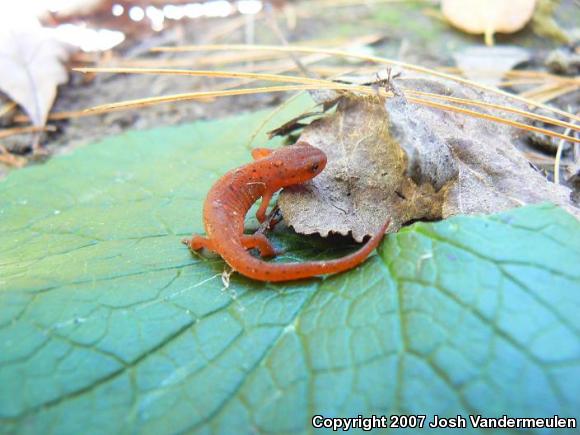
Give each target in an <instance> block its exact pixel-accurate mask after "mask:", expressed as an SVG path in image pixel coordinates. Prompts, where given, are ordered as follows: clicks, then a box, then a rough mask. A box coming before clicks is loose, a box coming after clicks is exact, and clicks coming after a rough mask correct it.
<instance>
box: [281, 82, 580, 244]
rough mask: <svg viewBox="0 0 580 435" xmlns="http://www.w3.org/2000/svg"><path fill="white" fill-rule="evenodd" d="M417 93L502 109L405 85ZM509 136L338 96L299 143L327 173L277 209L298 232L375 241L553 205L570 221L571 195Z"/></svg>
mask: <svg viewBox="0 0 580 435" xmlns="http://www.w3.org/2000/svg"><path fill="white" fill-rule="evenodd" d="M405 85H406V86H408V87H409V88H412V89H415V90H421V91H426V92H438V91H440V90H441V89H445V90H446V94H448V95H450V96H454V97H459V98H469V99H477V100H482V101H486V102H490V103H491V102H495V103H504V101H503V100H502V101H499V100H498V98H497V97H491V96H489V95H486V94H483V93H482V92H479V91H476V90H473V89H470V88H465V87H462V86H460V85H458V84H451V83H442V82H440V81H438V80H432V79H423V78H416V79H406V80H405ZM515 134H516V131H515V130H514V129H513V128H511V127H508V126H505V125H500V124H496V123H491V122H489V121H485V120H482V119H480V118H475V117H468V116H465V115H462V114H458V113H453V112H447V111H442V110H439V109H434V108H430V107H427V106H422V105H415V104H412V103H409V102H407V101H406V100H405V98H404V97H402V96H399V97H395V98H390V99H388V100H386V101H385V100H381V99H379V98H368V97H367V98H362V97H355V96H347V97H342V98H341V99H340V100H339V102H338V106H337V109H336V111H335V112H333V113H331V114H329V115H327V116H325V117H324V118H321V119H319V120H316V121H314V122H312V123H311V124H310V125H309V126H308V127H306V128H305V129H304V131H303V133H302V135H301V137H300V140H303V141H306V142H309V143H310V144H312V145H314V146H316V147H318V148H321V149H322V150H323V151H324V152H325V153H326V154H327V156H328V163H327V167H326V169H325V170H324V171H323V172H322V173H321V174H320V175H319V176H318V177H316V178H314V179H313V180H312V181H311V182H310V183H309V184H307V185H305V186H303V187H300V188H291V189H285V190H284V191H283V192H282V193H281V194H280V198H279V201H278V205H279V207H280V209H281V211H282V214H283V215H284V219H285V220H286V222H287V223H288V225H290V226H292V227H293V228H294V229H295V230H296V231H297V232H299V233H303V234H313V233H319V234H321V235H322V236H326V235H328V233H329V232H333V233H339V234H343V235H347V234H349V233H350V234H352V236H353V238H354V239H355V240H357V241H362V239H363V238H364V237H365V236H367V235H371V234H374V232H376V231H377V230H378V229H379V228H380V226H381V224H382V223H383V222H384V221H385V219H386V218H387V217H391V220H392V225H391V227H390V230H391V231H397V230H398V229H399V228H400V227H401V226H402V225H403V224H405V223H408V222H412V221H415V220H435V219H441V218H447V217H450V216H454V215H458V214H479V213H495V212H499V211H502V210H506V209H509V208H513V207H518V206H522V205H525V204H534V203H540V202H553V203H556V204H558V205H560V206H562V207H564V208H565V209H567V210H568V211H570V212H571V213H573V214H575V215H576V216H579V215H580V212H579V210H578V209H577V208H576V207H574V205H573V204H572V202H571V201H570V190H569V189H568V188H565V187H562V186H558V185H555V184H553V183H551V182H549V181H547V180H546V179H545V178H544V177H543V176H542V175H541V174H540V173H538V172H536V171H535V170H534V169H533V168H532V167H531V166H530V164H529V163H528V161H527V160H526V159H525V157H524V156H523V155H522V153H521V152H520V151H519V150H518V149H517V148H516V147H515V146H514V141H515Z"/></svg>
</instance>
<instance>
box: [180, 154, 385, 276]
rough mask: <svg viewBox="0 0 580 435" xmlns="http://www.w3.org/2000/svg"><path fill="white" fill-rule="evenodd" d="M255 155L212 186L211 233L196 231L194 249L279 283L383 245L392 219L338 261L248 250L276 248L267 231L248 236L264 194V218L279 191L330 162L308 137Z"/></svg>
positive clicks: (206, 213)
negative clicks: (279, 258) (250, 217)
mask: <svg viewBox="0 0 580 435" xmlns="http://www.w3.org/2000/svg"><path fill="white" fill-rule="evenodd" d="M252 155H253V156H254V158H256V159H257V160H256V161H254V162H252V163H249V164H247V165H244V166H242V167H240V168H237V169H234V170H232V171H229V172H228V173H226V174H225V175H224V176H223V177H221V178H220V179H219V180H218V181H217V182H216V183H215V184H214V185H213V186H212V188H211V189H210V191H209V193H208V195H207V198H206V200H205V204H204V209H203V218H204V225H205V229H206V232H207V238H206V237H202V236H195V235H194V236H193V238H192V239H191V240H187V241H186V242H185V243H186V244H187V245H188V246H189V247H190V248H191V249H192V250H198V249H201V248H207V249H210V250H212V251H214V252H216V253H218V254H219V255H220V256H221V257H222V258H223V259H224V260H225V261H226V262H227V263H228V264H229V265H230V266H231V267H232V268H233V269H234V270H235V271H237V272H239V273H241V274H242V275H245V276H247V277H249V278H252V279H255V280H258V281H269V282H279V281H291V280H296V279H302V278H309V277H313V276H317V275H325V274H330V273H338V272H343V271H345V270H349V269H352V268H354V267H356V266H357V265H359V264H360V263H362V262H363V261H364V260H365V259H366V258H367V257H368V256H369V255H370V253H371V252H372V251H373V250H374V249H375V248H376V247H377V246H378V244H379V243H380V241H381V239H382V237H383V235H384V233H385V231H386V229H387V227H388V225H389V221H387V222H386V223H385V224H384V225H383V227H382V228H381V229H380V230H379V231H378V232H377V233H376V234H375V235H374V236H373V237H371V239H370V240H369V241H368V242H367V243H366V244H365V245H364V246H363V247H362V248H360V249H359V250H358V251H356V252H354V253H352V254H350V255H347V256H346V257H342V258H339V259H336V260H328V261H312V262H305V263H268V262H265V261H263V260H260V259H258V258H256V257H254V256H252V255H251V254H250V253H249V252H248V251H247V249H249V248H258V249H259V250H260V251H261V254H262V255H263V256H271V255H275V252H274V250H273V248H272V246H271V245H270V244H269V242H268V241H267V239H266V238H265V237H264V236H263V235H261V234H258V235H254V236H252V235H244V220H245V217H246V214H247V212H248V210H249V209H250V207H251V206H252V205H253V204H254V203H255V202H256V201H257V200H258V198H260V197H262V204H261V206H260V209H259V210H258V213H257V214H256V216H257V218H258V220H259V221H260V222H263V221H264V220H265V212H266V207H267V205H268V203H269V202H270V199H271V198H272V195H273V194H274V193H275V192H277V191H278V190H280V189H281V188H283V187H287V186H291V185H296V184H301V183H304V182H306V181H308V180H310V179H312V178H314V177H315V176H316V175H318V174H319V173H320V172H321V171H322V170H323V169H324V167H325V166H326V155H325V154H324V152H322V151H321V150H320V149H318V148H315V147H313V146H311V145H309V144H307V143H305V142H299V143H297V144H296V145H292V146H288V147H283V148H280V149H277V150H268V149H256V150H254V151H253V153H252Z"/></svg>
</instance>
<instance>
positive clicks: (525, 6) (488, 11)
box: [441, 0, 536, 43]
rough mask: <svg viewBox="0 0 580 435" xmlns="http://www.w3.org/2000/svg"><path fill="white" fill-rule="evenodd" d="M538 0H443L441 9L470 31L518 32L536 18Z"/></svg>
mask: <svg viewBox="0 0 580 435" xmlns="http://www.w3.org/2000/svg"><path fill="white" fill-rule="evenodd" d="M535 8H536V0H510V1H506V0H442V1H441V11H442V12H443V15H445V18H447V20H449V22H450V23H451V24H452V25H453V26H455V27H457V28H458V29H461V30H463V31H464V32H467V33H472V34H476V35H480V34H485V35H486V42H488V43H489V42H491V41H492V40H493V34H494V33H496V32H501V33H514V32H517V31H518V30H521V29H522V28H523V27H524V26H525V25H526V24H527V23H528V21H530V20H531V19H532V15H533V14H534V9H535Z"/></svg>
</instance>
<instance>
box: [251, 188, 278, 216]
mask: <svg viewBox="0 0 580 435" xmlns="http://www.w3.org/2000/svg"><path fill="white" fill-rule="evenodd" d="M274 193H276V192H267V191H266V192H264V194H263V195H262V202H261V203H260V208H259V209H258V211H257V212H256V219H258V222H260V223H263V222H264V221H265V220H266V211H267V210H268V205H269V204H270V201H271V200H272V196H274Z"/></svg>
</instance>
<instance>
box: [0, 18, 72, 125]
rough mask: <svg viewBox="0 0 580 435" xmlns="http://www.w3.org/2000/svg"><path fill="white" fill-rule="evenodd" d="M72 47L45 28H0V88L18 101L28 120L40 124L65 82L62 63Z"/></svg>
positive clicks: (65, 75)
mask: <svg viewBox="0 0 580 435" xmlns="http://www.w3.org/2000/svg"><path fill="white" fill-rule="evenodd" d="M71 52H72V48H71V47H70V46H68V45H66V44H64V43H62V42H60V41H58V40H56V39H54V38H53V37H52V35H51V34H50V33H49V31H48V29H43V28H36V29H27V30H13V29H8V30H1V29H0V90H2V91H3V92H5V93H6V94H7V95H8V96H9V97H10V98H11V99H12V100H14V101H15V102H16V103H18V104H19V105H20V106H21V107H22V108H23V109H24V110H25V112H26V113H27V114H28V116H29V118H30V119H31V120H32V123H33V124H34V125H36V126H42V125H44V124H45V123H46V118H47V116H48V113H49V112H50V108H51V107H52V104H53V102H54V98H55V97H56V90H57V86H58V85H60V84H63V83H65V82H66V81H67V77H68V74H67V70H66V68H65V67H64V65H63V62H65V61H66V60H67V59H68V57H69V55H70V53H71Z"/></svg>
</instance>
